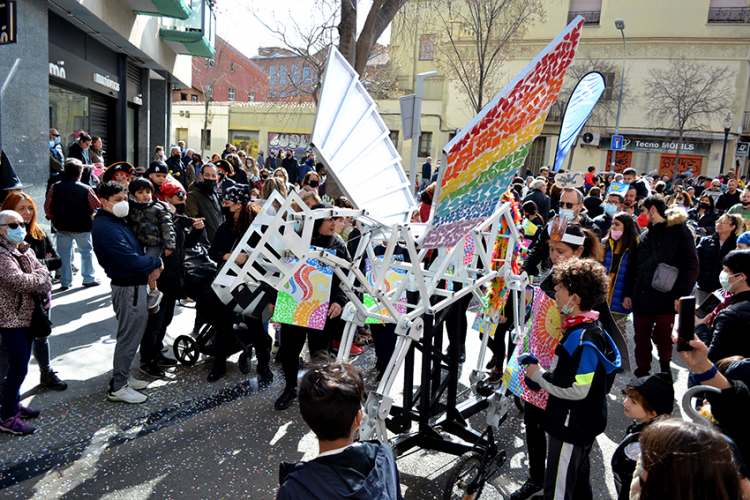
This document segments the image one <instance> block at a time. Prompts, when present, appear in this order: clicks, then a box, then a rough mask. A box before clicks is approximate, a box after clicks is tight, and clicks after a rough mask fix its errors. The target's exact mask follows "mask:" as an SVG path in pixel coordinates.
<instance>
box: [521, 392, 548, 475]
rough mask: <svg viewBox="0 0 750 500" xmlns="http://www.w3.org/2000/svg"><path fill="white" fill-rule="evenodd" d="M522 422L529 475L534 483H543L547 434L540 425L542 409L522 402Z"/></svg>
mask: <svg viewBox="0 0 750 500" xmlns="http://www.w3.org/2000/svg"><path fill="white" fill-rule="evenodd" d="M524 408H525V410H524V412H523V423H524V424H525V425H526V452H527V454H528V456H529V477H530V478H531V482H533V483H534V484H542V483H544V468H545V464H546V462H547V436H546V434H545V433H544V430H543V429H542V427H541V425H540V424H541V422H542V416H543V415H544V410H542V409H541V408H539V407H538V406H534V405H533V404H531V403H525V404H524Z"/></svg>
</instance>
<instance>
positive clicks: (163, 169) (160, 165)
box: [147, 160, 169, 174]
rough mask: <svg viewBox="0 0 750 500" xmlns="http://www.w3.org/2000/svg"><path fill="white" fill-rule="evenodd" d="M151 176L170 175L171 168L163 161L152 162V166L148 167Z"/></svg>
mask: <svg viewBox="0 0 750 500" xmlns="http://www.w3.org/2000/svg"><path fill="white" fill-rule="evenodd" d="M147 173H149V174H168V173H169V167H168V166H167V164H166V163H164V162H163V161H161V160H156V161H152V162H151V165H149V166H148V172H147Z"/></svg>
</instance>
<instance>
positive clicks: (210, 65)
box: [206, 59, 216, 68]
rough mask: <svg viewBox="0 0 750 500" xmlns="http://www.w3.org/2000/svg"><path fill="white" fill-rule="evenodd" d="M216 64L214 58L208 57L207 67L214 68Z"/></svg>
mask: <svg viewBox="0 0 750 500" xmlns="http://www.w3.org/2000/svg"><path fill="white" fill-rule="evenodd" d="M215 65H216V61H214V60H213V59H206V67H207V68H213V67H214V66H215Z"/></svg>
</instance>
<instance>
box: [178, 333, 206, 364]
mask: <svg viewBox="0 0 750 500" xmlns="http://www.w3.org/2000/svg"><path fill="white" fill-rule="evenodd" d="M172 351H173V352H174V357H175V358H177V361H179V362H180V363H182V364H183V365H185V366H193V365H194V364H195V363H197V362H198V355H199V354H200V353H199V352H198V344H196V342H195V340H193V338H192V337H189V336H187V335H180V336H179V337H177V338H176V339H175V341H174V346H173V347H172Z"/></svg>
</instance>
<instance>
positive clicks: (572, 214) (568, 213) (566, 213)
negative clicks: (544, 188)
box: [560, 208, 576, 222]
mask: <svg viewBox="0 0 750 500" xmlns="http://www.w3.org/2000/svg"><path fill="white" fill-rule="evenodd" d="M560 217H565V218H566V219H568V222H573V219H575V218H576V211H575V210H571V209H569V208H561V209H560Z"/></svg>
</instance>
